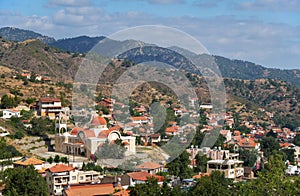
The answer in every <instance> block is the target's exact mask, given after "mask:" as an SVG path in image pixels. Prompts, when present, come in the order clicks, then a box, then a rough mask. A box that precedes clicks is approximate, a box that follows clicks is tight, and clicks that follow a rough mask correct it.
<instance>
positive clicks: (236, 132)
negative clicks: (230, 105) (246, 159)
mask: <svg viewBox="0 0 300 196" xmlns="http://www.w3.org/2000/svg"><path fill="white" fill-rule="evenodd" d="M233 133H234V135H235V136H237V135H241V132H240V131H234V132H233Z"/></svg>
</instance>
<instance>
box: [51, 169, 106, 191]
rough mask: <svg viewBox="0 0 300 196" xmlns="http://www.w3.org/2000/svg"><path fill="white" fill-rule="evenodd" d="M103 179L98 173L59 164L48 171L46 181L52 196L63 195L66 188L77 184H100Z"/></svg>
mask: <svg viewBox="0 0 300 196" xmlns="http://www.w3.org/2000/svg"><path fill="white" fill-rule="evenodd" d="M101 178H103V177H102V176H101V175H100V173H99V172H96V171H80V170H78V169H75V168H74V167H72V166H67V165H63V164H57V165H55V166H53V167H51V168H48V169H47V170H46V181H47V185H48V187H49V190H50V193H51V194H52V195H62V191H63V189H64V188H66V187H67V186H70V185H72V184H73V185H75V184H84V183H89V184H90V183H99V182H100V180H101Z"/></svg>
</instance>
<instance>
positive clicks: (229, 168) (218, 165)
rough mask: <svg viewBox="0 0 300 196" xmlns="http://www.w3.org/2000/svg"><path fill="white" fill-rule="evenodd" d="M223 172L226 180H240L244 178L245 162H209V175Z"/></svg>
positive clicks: (229, 160)
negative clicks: (213, 172) (214, 172)
mask: <svg viewBox="0 0 300 196" xmlns="http://www.w3.org/2000/svg"><path fill="white" fill-rule="evenodd" d="M216 170H217V171H221V172H223V173H224V175H225V178H231V179H234V180H239V179H241V178H242V177H243V176H244V168H243V161H240V160H231V159H226V160H210V161H208V162H207V173H212V171H216Z"/></svg>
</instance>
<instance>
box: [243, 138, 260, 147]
mask: <svg viewBox="0 0 300 196" xmlns="http://www.w3.org/2000/svg"><path fill="white" fill-rule="evenodd" d="M238 145H239V146H241V147H246V148H255V147H256V146H257V145H258V143H256V142H255V141H253V139H252V138H244V139H242V140H240V141H239V142H238Z"/></svg>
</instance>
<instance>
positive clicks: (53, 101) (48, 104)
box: [37, 97, 62, 120]
mask: <svg viewBox="0 0 300 196" xmlns="http://www.w3.org/2000/svg"><path fill="white" fill-rule="evenodd" d="M61 110H62V105H61V100H60V99H58V98H50V97H44V98H40V99H39V101H38V102H37V114H38V115H39V116H48V117H49V118H50V119H52V120H53V119H55V116H56V115H58V114H59V113H60V112H61Z"/></svg>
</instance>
